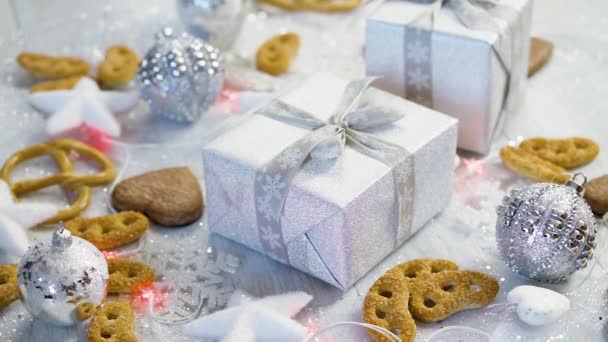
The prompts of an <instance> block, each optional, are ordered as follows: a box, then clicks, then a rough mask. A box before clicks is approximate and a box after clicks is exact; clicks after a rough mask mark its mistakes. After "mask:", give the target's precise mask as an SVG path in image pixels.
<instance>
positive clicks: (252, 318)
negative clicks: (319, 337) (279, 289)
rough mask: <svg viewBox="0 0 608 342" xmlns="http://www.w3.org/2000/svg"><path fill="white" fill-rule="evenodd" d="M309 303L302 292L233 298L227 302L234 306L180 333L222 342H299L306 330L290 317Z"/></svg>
mask: <svg viewBox="0 0 608 342" xmlns="http://www.w3.org/2000/svg"><path fill="white" fill-rule="evenodd" d="M311 300H312V296H311V295H309V294H308V293H305V292H293V293H286V294H282V295H277V296H270V297H266V298H262V299H253V300H252V299H250V298H248V297H246V296H242V295H240V294H235V296H234V297H233V298H232V299H231V300H230V303H231V304H233V305H234V306H232V307H230V308H228V309H226V310H222V311H218V312H215V313H213V314H211V315H209V316H205V317H202V318H199V319H197V320H195V321H192V322H190V323H188V324H186V325H185V326H184V328H183V332H184V334H186V335H188V336H193V337H208V338H219V339H220V341H221V342H262V341H281V342H300V341H302V340H303V339H304V337H305V336H306V333H307V329H306V327H304V326H302V325H301V324H299V323H297V322H296V321H294V320H292V319H291V317H292V316H294V315H295V314H297V313H298V312H299V311H300V310H302V308H304V307H305V306H306V305H308V303H309V302H310V301H311Z"/></svg>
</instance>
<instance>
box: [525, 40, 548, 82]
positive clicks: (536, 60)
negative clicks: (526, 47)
mask: <svg viewBox="0 0 608 342" xmlns="http://www.w3.org/2000/svg"><path fill="white" fill-rule="evenodd" d="M551 55H553V43H551V42H550V41H548V40H544V39H541V38H538V37H532V38H531V39H530V59H529V61H528V77H530V76H532V75H534V74H535V73H536V72H537V71H538V70H540V69H541V68H542V67H543V66H545V64H547V62H548V61H549V59H551Z"/></svg>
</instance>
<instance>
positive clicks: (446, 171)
mask: <svg viewBox="0 0 608 342" xmlns="http://www.w3.org/2000/svg"><path fill="white" fill-rule="evenodd" d="M346 84H347V82H346V81H344V80H342V79H339V78H337V77H335V76H333V75H330V74H326V73H320V74H316V75H314V76H312V77H311V78H310V79H308V80H307V81H305V82H303V83H302V84H301V85H300V86H299V87H298V88H296V89H295V90H293V91H291V92H288V93H287V94H286V95H284V96H282V97H281V98H280V99H281V101H283V102H285V103H287V104H290V105H292V106H295V107H297V108H299V109H301V110H305V111H307V112H309V113H311V114H314V115H315V116H316V117H317V118H319V119H321V120H327V119H328V118H329V117H330V116H331V115H332V111H333V110H335V108H336V107H337V106H338V101H339V100H340V98H341V95H342V93H343V91H344V89H345V86H346ZM363 100H364V101H365V102H367V103H369V104H371V105H378V106H381V107H383V108H389V109H392V110H396V111H399V112H400V113H404V117H403V118H402V119H400V120H399V121H397V122H395V123H394V124H391V125H387V126H384V127H380V128H375V129H374V131H373V132H372V133H373V134H375V135H376V136H378V137H380V138H382V139H384V140H386V141H388V142H390V143H393V144H396V145H399V146H401V147H403V148H404V149H406V150H407V151H409V152H410V153H411V154H412V161H413V174H414V175H415V181H414V185H415V186H414V188H415V191H414V189H412V190H413V191H411V192H409V193H408V194H409V196H410V199H411V200H412V203H413V209H412V215H413V217H412V218H411V219H412V229H411V231H410V232H409V235H408V236H407V237H408V238H409V237H410V236H411V235H412V234H414V233H415V232H416V231H417V230H418V229H420V228H421V227H422V226H423V225H424V224H425V223H426V222H427V221H428V220H429V219H431V218H432V217H433V216H435V215H436V214H437V213H439V212H440V211H441V210H442V209H444V208H445V207H446V206H447V204H448V202H449V200H450V195H451V192H452V190H451V189H452V184H451V180H452V170H453V163H454V157H455V151H456V134H457V121H456V120H455V119H453V118H451V117H449V116H446V115H443V114H440V113H438V112H436V111H433V110H431V109H428V108H425V107H422V106H420V105H417V104H415V103H412V102H409V101H406V100H404V99H402V98H400V97H397V96H394V95H391V94H389V93H386V92H384V91H380V90H378V89H375V88H370V89H368V90H367V92H366V93H365V95H364V99H363ZM310 132H311V131H310V130H307V129H303V128H299V127H296V126H292V125H289V124H287V123H284V122H280V121H276V120H274V119H271V118H269V117H267V116H263V115H258V114H255V113H253V115H251V116H249V117H248V118H246V119H245V120H244V121H243V122H241V123H239V125H237V126H235V127H232V128H230V129H228V130H226V131H225V132H223V133H222V134H221V135H219V136H218V137H217V138H215V139H214V140H212V141H211V142H210V143H208V144H207V145H206V146H205V147H204V149H203V160H204V170H205V172H204V173H205V187H206V189H205V190H206V211H207V215H208V223H209V226H210V229H211V231H212V232H215V233H218V234H221V235H223V236H225V237H227V238H229V239H232V240H234V241H237V242H239V243H241V244H244V245H246V246H248V247H250V248H252V249H255V250H257V251H260V252H262V253H263V248H262V245H261V244H260V242H259V236H258V229H256V228H257V227H256V208H255V198H254V179H255V175H256V170H257V169H258V168H260V167H262V166H263V165H264V164H265V163H267V162H268V161H269V160H271V159H273V158H275V157H276V156H277V155H278V154H279V153H280V152H281V151H282V150H283V149H285V148H286V147H287V146H289V145H291V144H292V143H294V142H296V141H298V140H299V139H300V138H302V137H304V136H306V135H307V134H310ZM348 146H349V145H347V146H346V148H345V150H344V151H343V152H342V154H341V155H340V157H338V158H337V159H334V160H324V161H323V160H316V159H308V160H307V161H306V162H305V164H304V165H303V166H302V168H301V169H300V171H299V172H298V174H297V175H296V176H295V178H294V180H293V182H292V184H291V187H290V188H289V192H288V194H287V198H286V202H285V207H284V210H283V216H282V230H283V237H284V240H285V242H286V246H287V253H288V255H289V264H290V265H291V266H293V267H295V268H296V269H299V270H301V271H303V272H306V273H309V274H311V275H313V276H315V277H317V278H319V279H322V280H324V281H326V282H328V283H330V284H332V285H334V286H336V287H339V288H342V289H347V288H349V287H350V286H351V285H352V284H353V283H354V282H355V281H357V280H358V279H360V278H361V277H362V276H363V275H364V274H365V273H367V272H368V271H369V270H370V269H371V268H373V267H374V266H375V265H376V264H377V263H378V262H380V261H381V260H382V259H383V258H384V257H386V256H387V255H388V254H389V253H391V251H393V250H394V249H395V248H396V247H398V245H399V243H397V242H396V238H395V235H394V234H395V233H394V232H395V225H396V224H397V221H398V219H397V215H396V213H395V211H394V203H395V191H394V188H393V186H394V185H393V184H394V183H393V181H392V172H391V169H389V167H388V166H386V165H385V164H383V163H381V162H378V161H377V160H375V159H372V158H370V157H369V156H366V155H364V154H361V153H359V152H357V151H355V150H354V149H352V148H349V147H348Z"/></svg>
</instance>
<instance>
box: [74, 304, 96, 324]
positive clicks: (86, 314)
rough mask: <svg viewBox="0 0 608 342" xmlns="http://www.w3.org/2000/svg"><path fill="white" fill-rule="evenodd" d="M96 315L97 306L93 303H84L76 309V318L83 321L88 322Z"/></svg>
mask: <svg viewBox="0 0 608 342" xmlns="http://www.w3.org/2000/svg"><path fill="white" fill-rule="evenodd" d="M94 314H95V305H93V303H91V302H84V303H80V304H78V306H77V307H76V317H78V319H80V320H81V321H86V320H87V319H89V318H91V317H93V315H94Z"/></svg>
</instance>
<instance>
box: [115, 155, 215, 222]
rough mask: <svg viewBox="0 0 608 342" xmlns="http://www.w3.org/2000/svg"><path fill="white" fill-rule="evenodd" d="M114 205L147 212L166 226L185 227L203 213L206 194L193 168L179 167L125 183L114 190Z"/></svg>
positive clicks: (162, 170)
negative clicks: (203, 192) (192, 170)
mask: <svg viewBox="0 0 608 342" xmlns="http://www.w3.org/2000/svg"><path fill="white" fill-rule="evenodd" d="M112 205H113V206H114V208H116V210H119V211H123V210H133V211H138V212H140V213H143V214H144V215H146V216H148V218H150V220H152V221H154V222H156V223H158V224H160V225H163V226H183V225H186V224H189V223H192V222H194V221H196V220H198V219H199V218H200V217H201V215H202V214H203V194H202V191H201V186H200V184H199V182H198V179H197V178H196V177H195V176H194V175H193V174H192V172H190V169H188V168H187V167H176V168H168V169H160V170H156V171H152V172H148V173H144V174H141V175H139V176H135V177H132V178H128V179H125V180H123V181H122V182H120V183H118V184H117V185H116V187H115V188H114V190H113V191H112Z"/></svg>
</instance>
